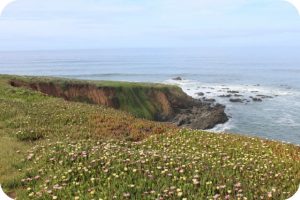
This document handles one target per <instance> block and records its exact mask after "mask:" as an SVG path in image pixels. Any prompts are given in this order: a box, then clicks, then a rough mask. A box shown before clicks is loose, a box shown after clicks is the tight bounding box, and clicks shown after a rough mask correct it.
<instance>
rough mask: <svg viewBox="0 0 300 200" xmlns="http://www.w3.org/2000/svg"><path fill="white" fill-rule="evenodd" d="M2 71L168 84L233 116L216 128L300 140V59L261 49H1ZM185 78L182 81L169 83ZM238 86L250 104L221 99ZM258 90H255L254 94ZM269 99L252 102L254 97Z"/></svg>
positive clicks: (238, 89)
mask: <svg viewBox="0 0 300 200" xmlns="http://www.w3.org/2000/svg"><path fill="white" fill-rule="evenodd" d="M0 73H1V74H20V75H43V76H59V77H70V78H78V79H93V80H125V81H145V82H167V83H172V84H178V85H180V86H181V87H182V88H183V89H184V90H185V91H186V92H187V93H188V94H190V95H192V96H194V97H195V98H199V97H197V95H195V93H196V92H205V93H206V96H207V97H209V98H215V99H217V101H218V102H220V103H223V104H225V105H226V106H227V109H226V110H227V111H226V112H227V113H228V114H229V115H230V116H231V117H232V119H231V120H230V121H229V123H227V124H225V125H222V126H218V127H216V128H215V130H217V131H228V132H237V133H243V134H247V135H255V136H260V137H264V138H270V139H275V140H280V141H287V142H292V143H295V144H300V57H299V56H298V55H297V53H296V52H295V51H290V52H289V53H288V52H286V51H284V52H282V51H280V50H276V51H274V50H272V49H260V50H259V51H257V50H255V49H254V50H251V49H250V50H249V49H247V50H240V49H226V50H224V49H223V50H221V49H205V50H200V49H118V50H116V49H114V50H112V49H111V50H81V51H40V52H0ZM176 76H181V77H183V78H184V81H171V80H170V79H171V78H173V77H176ZM224 88H229V90H237V91H239V92H240V95H242V97H240V98H243V99H248V100H250V102H248V103H246V102H245V103H231V102H229V99H226V98H219V97H218V96H219V95H222V94H226V93H227V90H228V89H224ZM254 91H255V92H254ZM255 95H268V96H272V97H273V98H271V99H263V102H260V103H258V102H253V101H252V100H251V99H250V96H255Z"/></svg>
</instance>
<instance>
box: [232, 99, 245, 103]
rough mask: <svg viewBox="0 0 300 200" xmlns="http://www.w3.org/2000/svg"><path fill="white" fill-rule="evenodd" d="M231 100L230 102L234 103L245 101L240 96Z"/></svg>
mask: <svg viewBox="0 0 300 200" xmlns="http://www.w3.org/2000/svg"><path fill="white" fill-rule="evenodd" d="M229 101H230V102H233V103H243V100H242V99H240V98H237V99H230V100H229Z"/></svg>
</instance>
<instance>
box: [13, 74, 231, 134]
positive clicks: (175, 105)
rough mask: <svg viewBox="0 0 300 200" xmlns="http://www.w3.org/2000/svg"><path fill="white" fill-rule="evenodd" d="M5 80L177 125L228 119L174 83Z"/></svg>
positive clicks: (201, 125)
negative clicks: (173, 84) (172, 84)
mask: <svg viewBox="0 0 300 200" xmlns="http://www.w3.org/2000/svg"><path fill="white" fill-rule="evenodd" d="M9 83H10V85H12V86H14V87H22V88H27V89H31V90H35V91H38V92H41V93H43V94H46V95H49V96H53V97H60V98H64V99H65V100H67V101H77V102H85V103H91V104H99V105H104V106H108V107H112V108H115V109H119V110H123V111H126V112H129V113H131V114H133V115H134V116H136V117H139V118H145V119H149V120H154V121H161V122H172V123H174V124H176V125H177V126H180V127H188V128H193V129H210V128H213V127H214V126H215V125H217V124H221V123H225V122H227V121H228V117H227V115H226V114H225V112H224V109H225V107H224V106H223V105H220V104H210V103H204V102H201V101H200V100H196V99H193V98H192V97H190V96H188V95H187V94H185V93H184V92H183V91H182V89H181V88H179V87H177V86H170V85H164V84H148V83H128V82H110V81H77V80H68V79H56V78H29V77H28V78H27V77H26V78H23V77H22V78H13V79H11V80H10V82H9Z"/></svg>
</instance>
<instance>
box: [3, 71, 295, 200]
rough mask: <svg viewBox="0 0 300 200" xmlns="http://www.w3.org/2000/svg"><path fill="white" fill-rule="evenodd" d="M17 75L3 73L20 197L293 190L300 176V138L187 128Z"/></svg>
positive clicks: (9, 149)
mask: <svg viewBox="0 0 300 200" xmlns="http://www.w3.org/2000/svg"><path fill="white" fill-rule="evenodd" d="M9 78H10V77H9V76H2V77H1V78H0V111H1V115H0V146H1V148H0V182H1V183H2V184H3V186H4V188H5V190H6V191H7V192H9V193H10V194H12V195H17V196H18V197H19V199H55V198H56V197H57V199H74V197H75V196H76V197H79V198H80V199H99V198H102V199H113V198H115V199H127V198H131V199H155V198H157V197H163V199H183V198H185V197H187V198H188V199H206V198H208V199H209V198H213V197H214V196H215V197H217V195H220V197H219V198H220V199H224V198H225V197H230V198H231V199H237V198H238V197H240V198H243V197H247V198H248V199H259V198H261V197H263V198H264V199H286V197H288V196H290V195H291V194H292V193H293V192H295V191H296V189H297V187H298V184H299V182H300V170H299V169H300V148H299V147H295V146H293V145H287V144H281V143H277V142H271V141H264V140H260V139H257V138H247V137H242V136H237V135H227V134H221V135H219V134H213V133H208V132H203V131H190V130H177V129H176V128H174V127H171V126H168V125H166V124H160V123H154V122H149V121H146V120H140V119H135V118H134V117H132V116H130V115H128V114H126V113H123V112H120V111H116V110H112V109H108V108H104V107H101V106H96V105H88V104H83V103H74V102H66V101H64V100H62V99H57V98H51V97H47V96H43V95H42V94H40V93H37V92H33V91H29V90H25V89H20V88H12V87H11V86H9V85H8V84H7V81H8V80H9ZM114 84H121V83H114ZM125 85H127V86H128V88H131V87H130V84H129V83H126V84H125ZM149 136H150V137H149ZM141 139H144V140H142V141H141ZM134 141H140V142H134Z"/></svg>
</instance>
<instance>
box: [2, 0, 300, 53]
mask: <svg viewBox="0 0 300 200" xmlns="http://www.w3.org/2000/svg"><path fill="white" fill-rule="evenodd" d="M0 1H1V0H0ZM144 47H145V48H146V47H150V48H156V47H167V48H168V47H179V48H180V47H255V48H261V47H269V48H289V47H291V48H292V47H293V48H298V47H300V16H299V14H298V12H297V10H296V9H295V8H294V7H293V6H292V5H291V4H289V3H287V2H285V1H284V0H16V1H15V2H13V3H11V4H9V5H8V6H7V7H6V9H5V10H4V11H3V13H2V16H0V50H1V51H6V50H55V49H98V48H144Z"/></svg>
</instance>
